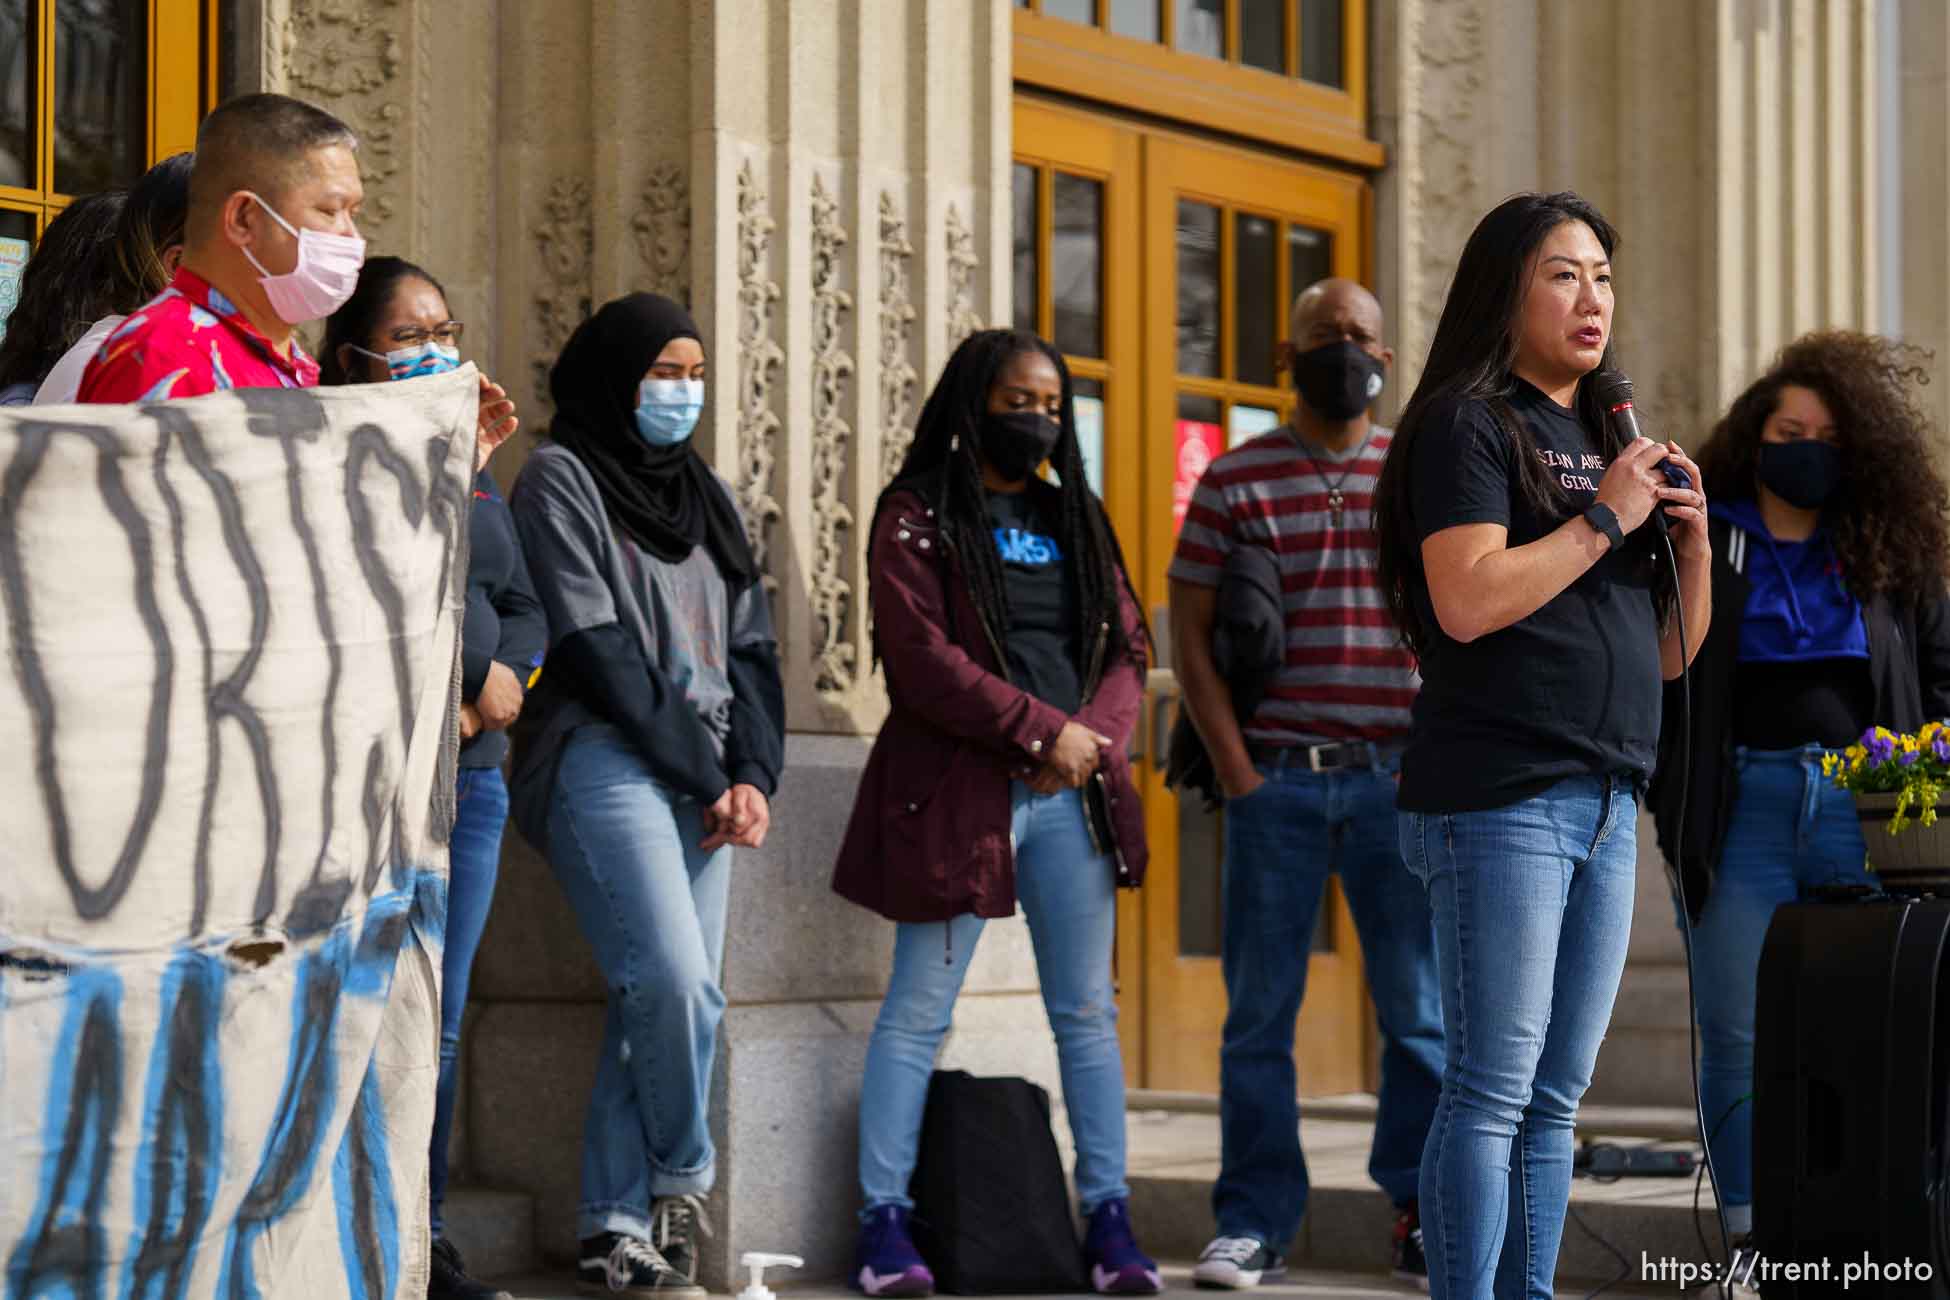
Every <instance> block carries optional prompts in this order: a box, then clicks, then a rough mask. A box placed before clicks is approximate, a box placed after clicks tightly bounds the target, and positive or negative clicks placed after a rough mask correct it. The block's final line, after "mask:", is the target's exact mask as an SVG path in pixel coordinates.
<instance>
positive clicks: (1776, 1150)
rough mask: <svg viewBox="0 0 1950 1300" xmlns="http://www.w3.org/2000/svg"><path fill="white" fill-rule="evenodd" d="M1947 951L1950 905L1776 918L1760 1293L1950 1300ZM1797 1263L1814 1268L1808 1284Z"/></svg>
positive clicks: (1805, 908)
mask: <svg viewBox="0 0 1950 1300" xmlns="http://www.w3.org/2000/svg"><path fill="white" fill-rule="evenodd" d="M1947 941H1950V901H1943V900H1935V899H1932V900H1923V901H1915V900H1902V899H1890V898H1887V897H1886V896H1877V897H1872V898H1870V899H1866V900H1856V901H1849V902H1809V903H1795V904H1791V905H1788V906H1784V907H1782V908H1780V909H1779V910H1778V911H1776V913H1775V914H1774V921H1773V924H1772V925H1771V926H1770V927H1769V928H1768V931H1767V939H1766V942H1765V944H1764V946H1763V947H1762V950H1761V959H1760V985H1759V999H1758V1005H1757V1007H1756V1015H1755V1026H1754V1245H1755V1247H1756V1249H1758V1251H1759V1252H1760V1255H1761V1257H1762V1259H1763V1260H1764V1261H1766V1263H1765V1265H1764V1266H1763V1267H1764V1269H1765V1270H1766V1275H1765V1276H1756V1277H1755V1278H1754V1281H1755V1283H1756V1284H1757V1285H1758V1286H1759V1287H1760V1289H1761V1291H1762V1294H1763V1295H1765V1296H1766V1297H1768V1300H1774V1298H1775V1297H1777V1296H1785V1297H1795V1298H1796V1300H1799V1298H1800V1297H1809V1298H1810V1300H1812V1298H1814V1297H1823V1298H1826V1297H1832V1296H1841V1295H1848V1296H1883V1297H1888V1298H1889V1300H1898V1298H1901V1300H1908V1298H1910V1297H1917V1298H1919V1300H1921V1298H1924V1297H1927V1298H1928V1300H1947V1298H1950V1283H1946V1279H1945V1276H1944V1274H1945V1270H1946V1268H1950V1205H1946V1204H1945V1196H1946V1187H1945V1158H1946V1126H1947V1125H1950V1113H1946V1112H1947V1108H1950V950H1946V942H1947ZM1787 1264H1799V1265H1802V1266H1803V1268H1804V1271H1803V1272H1802V1274H1801V1276H1800V1277H1799V1278H1798V1279H1797V1278H1790V1277H1789V1276H1787V1273H1788V1270H1787V1269H1785V1268H1784V1267H1783V1266H1785V1265H1787ZM1824 1268H1825V1270H1826V1272H1825V1274H1824V1273H1823V1272H1821V1271H1820V1270H1822V1269H1824Z"/></svg>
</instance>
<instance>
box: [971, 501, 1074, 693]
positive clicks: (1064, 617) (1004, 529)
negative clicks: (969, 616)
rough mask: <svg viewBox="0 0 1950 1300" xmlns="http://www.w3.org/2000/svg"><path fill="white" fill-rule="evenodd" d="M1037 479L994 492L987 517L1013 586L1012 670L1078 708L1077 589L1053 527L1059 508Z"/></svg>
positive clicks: (1036, 689)
mask: <svg viewBox="0 0 1950 1300" xmlns="http://www.w3.org/2000/svg"><path fill="white" fill-rule="evenodd" d="M1045 496H1046V493H1045V492H1044V491H1042V490H1039V487H1038V485H1036V484H1031V485H1030V487H1029V489H1028V490H1027V491H1024V492H1014V493H1007V494H1005V493H1001V492H991V493H990V494H989V522H990V523H991V524H992V525H993V526H994V530H995V548H996V552H997V553H998V554H999V555H1000V556H1001V557H1002V572H1003V575H1004V576H1005V577H1006V579H1007V580H1008V586H1009V634H1008V637H1007V638H1006V643H1005V649H1006V650H1007V653H1008V656H1009V676H1010V678H1011V679H1012V680H1013V681H1014V682H1015V684H1016V685H1018V686H1020V687H1022V689H1024V690H1025V691H1028V692H1029V693H1030V694H1031V695H1034V696H1035V697H1036V698H1037V699H1039V700H1041V701H1043V702H1044V703H1045V704H1049V705H1053V706H1055V707H1056V708H1059V709H1061V710H1063V711H1064V712H1065V713H1075V712H1076V711H1077V710H1078V709H1079V708H1080V707H1082V704H1083V681H1082V678H1081V677H1080V675H1079V674H1078V672H1077V594H1076V584H1075V582H1074V580H1073V579H1072V577H1071V574H1070V566H1069V565H1068V564H1066V563H1064V559H1065V556H1064V555H1063V552H1062V548H1061V547H1059V546H1058V545H1057V542H1056V538H1055V537H1054V536H1053V535H1052V534H1053V533H1054V532H1055V530H1054V529H1053V528H1051V527H1049V523H1048V521H1049V518H1050V517H1051V516H1053V514H1054V510H1053V509H1051V508H1050V507H1051V505H1052V504H1053V503H1050V502H1048V501H1046V500H1045V499H1044V498H1045Z"/></svg>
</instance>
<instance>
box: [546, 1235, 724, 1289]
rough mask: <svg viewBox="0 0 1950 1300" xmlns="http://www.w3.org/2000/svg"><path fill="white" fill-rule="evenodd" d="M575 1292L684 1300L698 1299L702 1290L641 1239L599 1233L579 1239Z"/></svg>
mask: <svg viewBox="0 0 1950 1300" xmlns="http://www.w3.org/2000/svg"><path fill="white" fill-rule="evenodd" d="M576 1261H577V1262H576V1290H578V1291H580V1292H582V1293H583V1294H584V1295H628V1296H641V1297H666V1298H675V1297H684V1298H685V1300H702V1297H703V1295H704V1288H703V1287H701V1286H699V1285H698V1284H697V1283H695V1282H693V1281H691V1280H690V1279H689V1278H688V1277H685V1276H683V1275H681V1274H679V1273H678V1272H677V1271H676V1270H675V1269H673V1268H672V1267H671V1266H670V1261H669V1260H667V1259H665V1258H664V1257H663V1253H662V1252H661V1251H659V1250H658V1249H657V1248H656V1247H655V1246H653V1245H651V1244H650V1243H649V1241H648V1240H646V1239H645V1238H643V1237H631V1236H628V1235H626V1234H624V1233H621V1232H603V1233H598V1234H597V1235H595V1236H593V1237H584V1238H583V1239H582V1249H581V1250H580V1251H578V1252H577V1255H576Z"/></svg>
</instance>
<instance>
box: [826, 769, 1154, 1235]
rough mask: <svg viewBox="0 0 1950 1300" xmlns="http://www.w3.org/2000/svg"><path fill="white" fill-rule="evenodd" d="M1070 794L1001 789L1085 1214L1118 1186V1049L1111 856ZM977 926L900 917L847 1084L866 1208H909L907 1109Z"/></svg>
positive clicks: (914, 1127) (912, 1143) (917, 1104)
mask: <svg viewBox="0 0 1950 1300" xmlns="http://www.w3.org/2000/svg"><path fill="white" fill-rule="evenodd" d="M1083 815H1084V814H1083V799H1082V797H1081V796H1080V795H1079V794H1078V793H1077V792H1076V791H1075V790H1065V791H1062V792H1061V793H1059V794H1053V795H1047V796H1044V795H1035V794H1031V793H1030V791H1029V787H1027V786H1025V785H1023V784H1022V783H1020V782H1017V783H1015V784H1014V785H1013V786H1012V787H1011V791H1010V818H1011V820H1010V838H1011V840H1012V841H1013V842H1014V844H1015V851H1016V895H1017V897H1018V898H1020V899H1021V901H1022V909H1023V912H1024V913H1025V914H1026V915H1027V916H1028V918H1029V938H1030V942H1031V943H1032V945H1033V946H1034V948H1035V951H1036V977H1037V980H1038V982H1039V983H1040V984H1041V985H1042V990H1043V1009H1044V1011H1046V1012H1047V1013H1048V1015H1049V1023H1050V1028H1051V1030H1053V1031H1054V1032H1055V1034H1056V1059H1057V1064H1058V1065H1059V1067H1060V1068H1061V1070H1062V1075H1063V1101H1064V1104H1065V1105H1066V1106H1067V1107H1068V1109H1069V1112H1070V1131H1071V1132H1072V1133H1073V1134H1074V1135H1075V1137H1076V1145H1077V1169H1076V1181H1077V1198H1078V1200H1079V1201H1081V1202H1082V1205H1083V1211H1084V1213H1085V1214H1088V1213H1089V1212H1090V1211H1091V1210H1094V1209H1095V1208H1096V1207H1097V1206H1098V1205H1100V1204H1102V1203H1103V1202H1104V1201H1107V1200H1112V1199H1115V1198H1118V1197H1125V1196H1129V1195H1130V1188H1129V1187H1127V1186H1126V1185H1125V1182H1124V1058H1123V1054H1122V1052H1120V1051H1119V1050H1118V1046H1117V991H1116V989H1115V988H1114V987H1113V986H1112V983H1111V973H1110V960H1111V946H1112V943H1113V941H1114V940H1115V938H1116V934H1117V897H1116V895H1117V889H1116V885H1115V883H1114V882H1113V881H1112V878H1111V877H1112V872H1111V865H1110V862H1109V860H1108V859H1106V858H1104V857H1102V856H1100V855H1099V854H1098V853H1097V852H1096V850H1095V848H1094V847H1093V846H1092V844H1091V842H1090V832H1089V830H1088V829H1087V828H1086V827H1085V825H1084V821H1083ZM983 925H984V922H983V920H982V918H981V917H979V916H973V915H963V916H958V917H956V918H955V919H954V920H952V921H947V922H941V921H932V922H902V923H901V925H900V927H899V929H898V930H897V931H896V933H895V936H894V974H893V978H892V980H891V981H890V982H889V984H888V988H887V997H886V1000H885V1001H883V1002H882V1003H881V1004H880V1016H879V1019H877V1020H876V1021H875V1022H874V1027H873V1040H872V1042H871V1043H870V1044H869V1045H868V1047H867V1071H866V1078H865V1079H864V1080H863V1081H862V1083H861V1087H860V1191H861V1193H862V1194H863V1195H864V1196H865V1197H866V1209H867V1210H873V1209H875V1208H877V1207H879V1206H883V1205H900V1206H905V1207H907V1208H910V1209H911V1208H913V1205H914V1202H913V1200H912V1199H911V1198H910V1197H909V1196H908V1194H907V1184H908V1180H909V1178H910V1177H912V1175H913V1173H914V1161H915V1156H916V1151H917V1149H918V1148H919V1146H920V1143H921V1113H922V1111H923V1110H924V1109H925V1108H926V1106H927V1100H928V1079H929V1076H930V1075H932V1074H933V1072H934V1055H935V1049H936V1048H938V1047H939V1046H940V1045H941V1038H942V1035H944V1034H946V1033H947V1032H948V1024H949V1021H950V1019H951V1018H952V1016H953V1014H954V1009H955V997H956V995H957V994H959V993H960V992H961V982H962V977H963V976H964V975H966V974H967V973H968V963H969V960H970V959H971V958H973V957H974V955H975V943H976V940H978V939H980V938H981V935H982V928H983Z"/></svg>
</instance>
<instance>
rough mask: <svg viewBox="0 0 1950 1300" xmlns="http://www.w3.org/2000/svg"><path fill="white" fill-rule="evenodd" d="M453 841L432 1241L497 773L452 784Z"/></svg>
mask: <svg viewBox="0 0 1950 1300" xmlns="http://www.w3.org/2000/svg"><path fill="white" fill-rule="evenodd" d="M457 794H458V804H457V810H456V815H455V818H454V835H453V839H452V841H451V842H450V843H449V844H448V846H447V863H448V866H447V939H446V942H447V949H446V952H445V953H444V954H442V956H441V959H440V1083H439V1088H438V1091H436V1092H435V1093H434V1100H433V1148H432V1151H431V1153H430V1168H429V1169H428V1184H429V1188H430V1190H431V1193H432V1200H433V1235H434V1236H436V1237H437V1236H439V1235H440V1231H441V1228H442V1226H443V1225H442V1223H441V1218H440V1210H441V1206H442V1205H443V1204H444V1203H445V1201H446V1199H447V1143H448V1140H449V1139H450V1138H451V1137H452V1135H453V1131H454V1062H455V1061H456V1060H457V1059H458V1058H459V1056H460V1018H461V1015H462V1013H464V1012H465V1011H466V1010H467V980H468V976H470V975H471V974H472V973H473V970H474V954H475V953H476V952H478V951H480V947H481V931H483V930H485V929H487V919H488V905H489V904H491V903H492V902H494V878H495V877H496V876H497V875H499V874H500V871H501V830H502V827H504V826H506V825H507V824H508V783H507V781H505V780H503V779H502V776H501V769H500V768H498V767H463V768H462V769H461V770H460V780H459V782H458V785H457Z"/></svg>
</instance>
